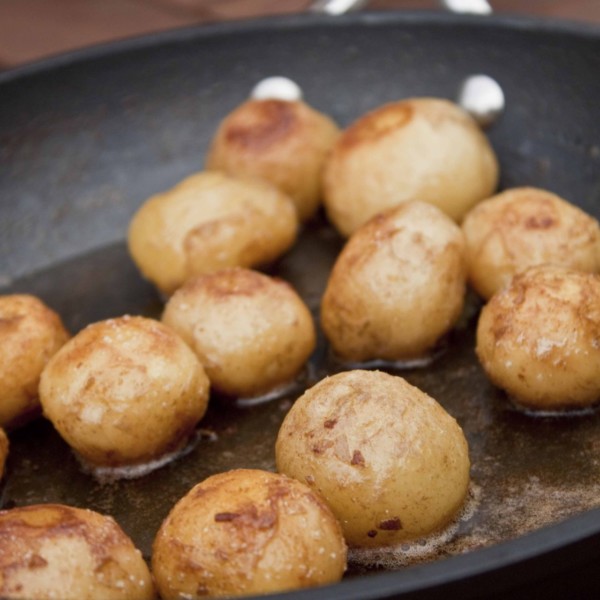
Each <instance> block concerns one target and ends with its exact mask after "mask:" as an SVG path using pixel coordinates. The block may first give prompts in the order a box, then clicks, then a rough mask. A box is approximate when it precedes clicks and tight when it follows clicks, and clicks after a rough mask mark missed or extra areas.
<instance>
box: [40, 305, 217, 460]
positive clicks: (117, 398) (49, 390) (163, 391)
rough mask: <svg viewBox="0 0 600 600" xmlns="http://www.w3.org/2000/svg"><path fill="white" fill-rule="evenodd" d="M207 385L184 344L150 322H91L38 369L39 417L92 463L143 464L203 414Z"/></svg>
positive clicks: (171, 446)
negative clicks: (39, 380) (40, 372)
mask: <svg viewBox="0 0 600 600" xmlns="http://www.w3.org/2000/svg"><path fill="white" fill-rule="evenodd" d="M208 390H209V383H208V378H207V377H206V375H205V373H204V370H203V368H202V365H201V364H200V363H199V362H198V359H197V358H196V356H195V355H194V353H193V352H192V351H191V350H190V349H189V348H188V346H187V345H186V344H185V342H184V341H183V340H182V339H181V338H180V337H179V336H178V335H177V334H176V333H175V332H174V331H172V330H171V329H169V328H168V327H166V326H165V325H163V324H162V323H160V322H158V321H154V320H153V319H146V318H143V317H129V316H125V317H120V318H118V319H109V320H107V321H100V322H98V323H94V324H92V325H89V326H88V327H86V328H85V329H83V330H82V331H80V332H79V333H78V334H77V335H76V336H75V337H73V338H72V339H71V340H70V341H69V342H68V343H67V344H66V345H65V346H64V347H63V348H62V349H61V350H60V351H59V352H58V353H57V354H56V355H55V356H54V357H53V358H52V360H51V361H50V362H49V363H48V366H47V367H46V369H45V370H44V372H43V373H42V379H41V384H40V399H41V402H42V406H43V409H44V414H45V415H46V416H47V417H48V418H49V419H50V420H51V421H52V423H53V425H54V427H55V428H56V429H57V430H58V432H59V433H60V435H61V436H62V437H63V438H64V439H65V441H66V442H67V443H68V444H69V445H70V446H71V447H72V448H74V449H75V450H76V451H77V452H78V453H79V454H80V455H81V456H82V457H83V458H84V459H85V460H86V461H88V462H89V463H91V464H92V465H96V466H107V467H117V466H125V465H137V464H143V463H146V462H148V461H150V460H153V459H157V458H160V457H162V456H163V455H164V454H166V453H168V452H171V451H174V450H176V449H178V448H179V446H180V445H181V444H182V443H184V442H185V441H186V439H187V437H188V436H189V435H190V434H191V433H192V431H193V430H194V428H195V426H196V424H197V422H198V421H199V420H200V419H201V418H202V416H203V415H204V413H205V411H206V407H207V403H208Z"/></svg>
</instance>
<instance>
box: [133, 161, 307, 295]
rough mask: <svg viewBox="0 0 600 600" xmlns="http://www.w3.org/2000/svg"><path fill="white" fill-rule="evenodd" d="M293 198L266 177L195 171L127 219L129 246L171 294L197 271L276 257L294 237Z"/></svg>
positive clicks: (139, 262)
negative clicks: (262, 179) (128, 223)
mask: <svg viewBox="0 0 600 600" xmlns="http://www.w3.org/2000/svg"><path fill="white" fill-rule="evenodd" d="M297 230H298V219H297V217H296V212H295V209H294V205H293V202H292V201H291V199H290V198H288V197H287V196H286V195H285V194H283V192H280V191H279V190H278V189H277V188H275V187H274V186H272V185H271V184H269V183H268V182H266V181H260V180H257V179H248V178H241V177H236V178H234V177H230V176H228V175H225V174H223V173H218V172H203V173H197V174H195V175H191V176H190V177H188V178H187V179H184V180H183V181H182V182H181V183H179V184H177V185H176V186H175V187H173V188H171V189H170V190H167V191H166V192H164V193H162V194H158V195H156V196H153V197H152V198H150V199H149V200H147V201H146V202H145V203H144V204H143V205H142V206H141V208H140V209H139V210H138V211H137V213H136V214H135V215H134V217H133V219H132V221H131V223H130V226H129V237H128V242H129V251H130V254H131V256H132V258H133V260H134V261H135V263H136V264H137V266H138V268H139V269H140V271H141V272H142V274H143V275H144V276H145V277H146V278H147V279H149V280H150V281H152V282H153V283H154V284H155V285H156V286H157V287H158V288H159V289H160V290H161V291H163V292H164V293H165V294H171V293H173V292H174V291H175V290H176V289H177V288H178V287H179V286H181V285H182V284H183V282H184V281H185V280H186V279H188V278H189V277H192V276H194V275H200V274H203V273H212V272H214V271H217V270H219V269H222V268H225V267H232V266H241V267H254V266H259V265H262V264H265V263H268V262H270V261H273V260H275V259H276V258H278V257H279V256H280V255H281V254H283V253H284V252H285V251H286V250H288V248H290V246H291V245H292V244H293V243H294V241H295V240H296V235H297Z"/></svg>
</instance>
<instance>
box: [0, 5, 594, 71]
mask: <svg viewBox="0 0 600 600" xmlns="http://www.w3.org/2000/svg"><path fill="white" fill-rule="evenodd" d="M310 4H311V2H310V0H0V69H1V68H4V69H6V68H10V67H14V66H18V65H20V64H24V63H27V62H30V61H33V60H37V59H39V58H43V57H45V56H49V55H52V54H57V53H60V52H64V51H67V50H72V49H76V48H81V47H84V46H88V45H91V44H96V43H99V42H106V41H110V40H114V39H122V38H126V37H130V36H135V35H140V34H144V33H150V32H154V31H160V30H165V29H171V28H174V27H181V26H186V25H193V24H198V23H209V22H215V21H224V20H231V19H247V18H253V17H259V16H263V15H273V14H291V13H295V12H301V11H305V10H306V9H307V7H308V6H309V5H310ZM491 4H492V6H493V7H494V10H495V12H496V13H513V14H517V13H518V14H528V15H542V16H545V17H550V18H559V19H572V20H573V19H574V20H583V21H587V22H591V23H595V24H598V27H599V28H600V0H527V1H523V0H491ZM439 6H440V4H439V2H438V1H437V0H372V2H371V3H370V8H371V9H373V10H382V9H383V10H390V9H392V10H396V9H398V10H402V9H427V10H430V9H434V10H435V9H438V10H439Z"/></svg>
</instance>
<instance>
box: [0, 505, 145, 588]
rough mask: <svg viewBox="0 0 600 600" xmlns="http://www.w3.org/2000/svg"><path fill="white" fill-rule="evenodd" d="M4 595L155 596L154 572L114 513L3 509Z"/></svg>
mask: <svg viewBox="0 0 600 600" xmlns="http://www.w3.org/2000/svg"><path fill="white" fill-rule="evenodd" d="M0 596H1V597H2V598H35V599H36V600H46V599H48V600H49V599H51V598H62V599H63V600H70V599H73V600H152V599H153V598H155V592H154V585H153V582H152V578H151V575H150V571H149V570H148V567H147V566H146V563H145V562H144V559H143V558H142V555H141V553H140V551H139V550H137V549H136V548H135V547H134V545H133V542H132V541H131V540H130V539H129V538H128V537H127V535H126V534H125V533H124V532H123V530H122V529H121V528H120V527H119V526H118V525H117V523H116V522H115V521H114V520H113V519H112V518H111V517H105V516H103V515H101V514H99V513H96V512H94V511H91V510H84V509H79V508H72V507H70V506H64V505H60V504H46V505H43V504H40V505H33V506H26V507H21V508H13V509H10V510H3V511H0Z"/></svg>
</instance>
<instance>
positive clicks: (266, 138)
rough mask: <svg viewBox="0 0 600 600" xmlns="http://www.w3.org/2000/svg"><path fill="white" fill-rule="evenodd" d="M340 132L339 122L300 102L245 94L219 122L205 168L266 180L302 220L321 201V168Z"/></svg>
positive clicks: (312, 213)
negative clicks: (287, 199) (245, 98)
mask: <svg viewBox="0 0 600 600" xmlns="http://www.w3.org/2000/svg"><path fill="white" fill-rule="evenodd" d="M338 136H339V129H338V127H337V125H336V124H335V123H334V122H333V121H332V120H331V119H330V118H329V117H328V116H326V115H324V114H323V113H320V112H318V111H316V110H314V109H313V108H311V107H310V106H308V105H307V104H305V103H304V102H301V101H293V102H292V101H285V100H274V99H267V100H248V101H247V102H245V103H244V104H242V105H241V106H239V107H238V108H236V109H235V110H234V111H233V112H232V113H230V114H229V115H228V116H227V117H225V119H224V120H223V122H222V123H221V124H220V126H219V128H218V130H217V132H216V135H215V137H214V139H213V141H212V145H211V147H210V151H209V154H208V157H207V160H206V167H207V168H208V169H217V170H222V171H225V172H226V173H230V174H231V175H247V176H254V177H259V178H261V179H265V180H267V181H270V182H271V183H273V184H274V185H276V186H277V187H278V188H279V189H281V190H282V191H283V192H285V193H286V194H287V195H288V196H289V197H290V198H292V200H293V201H294V204H295V205H296V210H297V212H298V218H299V219H300V221H306V220H307V219H308V218H309V217H311V216H312V215H314V213H315V212H316V210H317V208H318V206H319V204H320V201H321V174H322V170H323V164H324V162H325V159H326V157H327V156H328V154H329V152H330V150H331V147H332V146H333V144H334V142H335V141H336V139H337V138H338Z"/></svg>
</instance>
